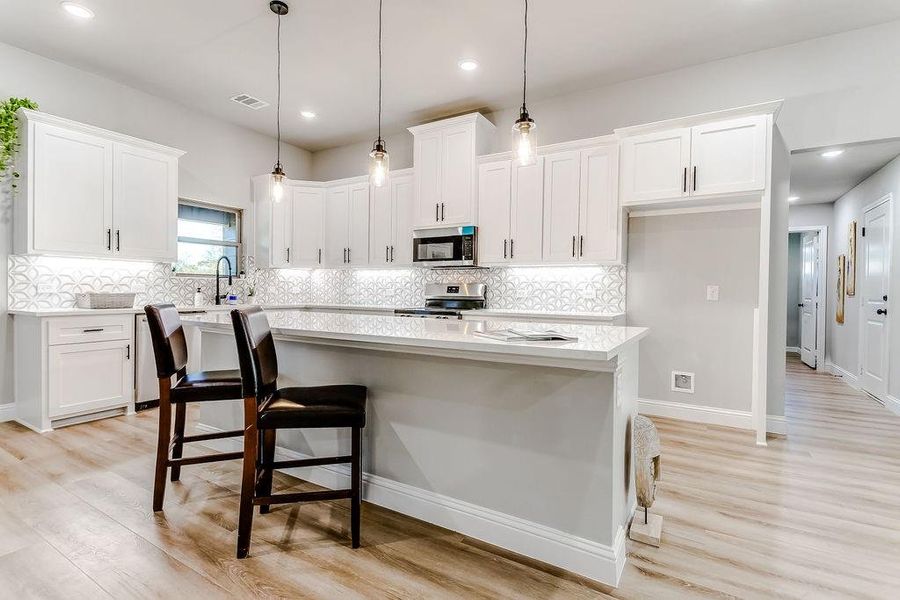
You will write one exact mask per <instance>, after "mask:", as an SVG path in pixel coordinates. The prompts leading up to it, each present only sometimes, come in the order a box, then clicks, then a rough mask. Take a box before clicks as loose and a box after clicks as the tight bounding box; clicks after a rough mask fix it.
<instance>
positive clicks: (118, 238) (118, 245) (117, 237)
mask: <svg viewBox="0 0 900 600" xmlns="http://www.w3.org/2000/svg"><path fill="white" fill-rule="evenodd" d="M119 242H120V236H119V230H118V229H116V252H118V251H119V247H120V244H119Z"/></svg>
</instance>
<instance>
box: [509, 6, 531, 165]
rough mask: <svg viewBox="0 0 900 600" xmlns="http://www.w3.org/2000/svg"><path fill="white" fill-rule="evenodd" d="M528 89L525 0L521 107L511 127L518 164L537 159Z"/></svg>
mask: <svg viewBox="0 0 900 600" xmlns="http://www.w3.org/2000/svg"><path fill="white" fill-rule="evenodd" d="M527 89H528V0H525V44H524V50H523V52H522V108H521V110H520V111H519V119H518V120H517V121H516V122H515V124H514V125H513V128H512V149H513V153H514V154H515V155H516V160H518V161H519V164H520V165H523V166H524V165H533V164H534V163H535V162H536V161H537V135H536V133H535V130H536V129H537V125H536V124H535V122H534V119H532V118H531V117H530V116H528V108H527V107H526V106H525V92H526V91H527Z"/></svg>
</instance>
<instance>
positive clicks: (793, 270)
mask: <svg viewBox="0 0 900 600" xmlns="http://www.w3.org/2000/svg"><path fill="white" fill-rule="evenodd" d="M789 236H790V237H789V243H788V247H789V255H788V261H789V264H788V274H789V281H788V328H787V330H788V332H787V333H788V337H787V340H786V347H787V352H788V353H794V354H798V355H799V356H800V360H801V361H802V362H803V363H804V364H806V365H807V366H808V367H810V368H812V369H816V370H819V371H823V370H824V369H825V323H826V321H825V305H826V302H825V290H826V289H827V286H826V271H825V266H826V257H827V256H828V227H827V226H824V225H822V226H816V227H791V228H790V229H789Z"/></svg>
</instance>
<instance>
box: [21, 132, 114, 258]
mask: <svg viewBox="0 0 900 600" xmlns="http://www.w3.org/2000/svg"><path fill="white" fill-rule="evenodd" d="M112 153H113V145H112V142H109V141H107V140H104V139H102V138H99V137H95V136H92V135H88V134H85V133H79V132H76V131H67V130H65V129H61V128H58V127H53V126H51V125H45V124H43V123H36V124H35V125H34V173H33V174H31V177H32V179H31V181H32V182H33V184H32V189H31V191H30V195H31V201H32V202H33V205H32V209H33V210H32V218H31V219H30V221H29V223H28V229H29V234H30V235H29V236H28V237H29V238H31V240H32V248H30V250H33V251H34V252H39V253H40V252H50V253H57V254H75V255H79V256H109V255H110V254H111V250H110V248H111V245H110V238H111V235H112V202H113V172H112V165H113V160H112Z"/></svg>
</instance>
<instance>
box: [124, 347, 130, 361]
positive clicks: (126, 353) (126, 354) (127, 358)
mask: <svg viewBox="0 0 900 600" xmlns="http://www.w3.org/2000/svg"><path fill="white" fill-rule="evenodd" d="M125 360H131V344H128V345H126V346H125Z"/></svg>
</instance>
